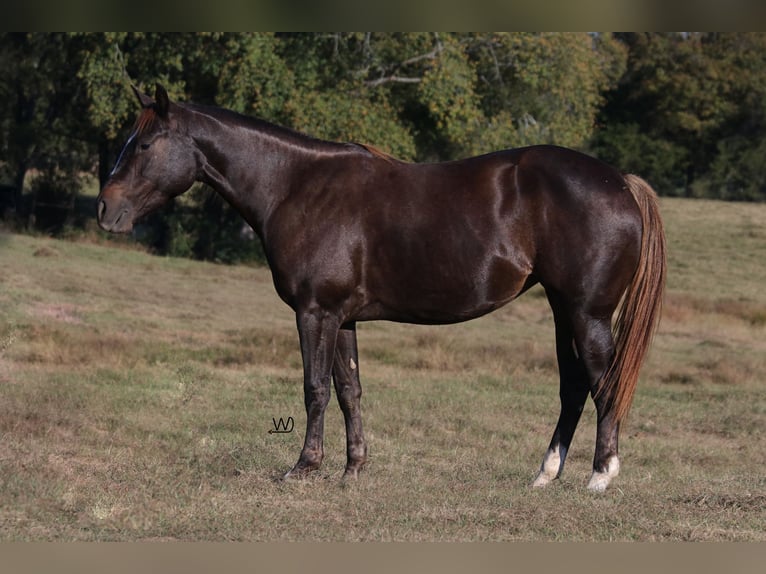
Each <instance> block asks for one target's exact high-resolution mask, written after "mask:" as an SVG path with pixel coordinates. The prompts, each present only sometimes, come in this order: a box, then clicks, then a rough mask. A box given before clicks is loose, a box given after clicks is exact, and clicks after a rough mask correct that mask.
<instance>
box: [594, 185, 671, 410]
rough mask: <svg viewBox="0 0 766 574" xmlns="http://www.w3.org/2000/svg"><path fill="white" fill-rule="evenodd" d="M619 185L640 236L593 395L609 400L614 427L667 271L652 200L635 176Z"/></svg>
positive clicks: (634, 378) (626, 403) (626, 406)
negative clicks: (636, 214)
mask: <svg viewBox="0 0 766 574" xmlns="http://www.w3.org/2000/svg"><path fill="white" fill-rule="evenodd" d="M625 182H626V183H627V184H628V188H629V189H630V192H631V194H633V198H634V199H635V200H636V203H637V204H638V207H639V209H640V210H641V222H642V226H643V234H642V237H641V255H640V258H639V260H638V268H637V269H636V272H635V275H634V276H633V279H632V281H631V283H630V285H629V286H628V288H627V290H626V291H625V295H624V297H623V300H622V305H621V306H620V310H619V312H618V313H617V319H616V320H615V322H614V328H613V335H614V344H615V352H614V357H613V358H612V362H611V364H610V365H609V367H608V368H607V369H606V372H605V374H604V378H603V380H602V384H601V388H600V389H599V394H600V393H602V392H605V393H606V396H607V397H610V398H609V400H610V402H611V405H610V406H611V407H612V409H613V412H614V414H615V417H616V419H617V422H620V421H622V420H624V419H625V417H626V416H627V414H628V411H629V410H630V405H631V404H632V402H633V395H634V393H635V390H636V384H637V383H638V372H639V370H640V368H641V364H642V363H643V361H644V358H645V357H646V353H647V351H648V350H649V345H650V344H651V342H652V338H653V336H654V333H655V331H656V329H657V326H658V324H659V320H660V314H661V311H662V295H663V291H664V289H665V276H666V271H667V265H666V252H665V232H664V230H663V226H662V219H661V218H660V211H659V207H658V204H657V194H656V193H655V192H654V190H653V189H652V188H651V187H650V186H649V184H648V183H646V181H644V180H643V179H641V178H640V177H638V176H637V175H633V174H627V175H625ZM612 409H608V410H612Z"/></svg>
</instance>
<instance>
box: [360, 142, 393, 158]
mask: <svg viewBox="0 0 766 574" xmlns="http://www.w3.org/2000/svg"><path fill="white" fill-rule="evenodd" d="M354 144H356V145H358V146H359V147H361V148H364V149H366V150H367V151H368V152H369V153H371V154H372V155H374V156H375V157H378V158H380V159H382V160H385V161H387V162H394V161H396V158H395V157H394V156H392V155H391V154H389V153H386V152H384V151H383V150H382V149H380V148H377V147H375V146H374V145H370V144H365V143H359V142H354Z"/></svg>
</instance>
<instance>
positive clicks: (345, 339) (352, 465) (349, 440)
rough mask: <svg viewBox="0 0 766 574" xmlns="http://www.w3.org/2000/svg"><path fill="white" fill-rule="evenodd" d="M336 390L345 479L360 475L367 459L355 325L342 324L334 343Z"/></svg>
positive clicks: (334, 380) (333, 370)
mask: <svg viewBox="0 0 766 574" xmlns="http://www.w3.org/2000/svg"><path fill="white" fill-rule="evenodd" d="M332 373H333V382H334V383H335V394H336V395H337V396H338V403H339V404H340V409H341V411H343V418H344V420H345V423H346V457H347V458H346V472H345V474H344V475H343V476H344V478H345V479H349V478H351V479H353V478H357V477H358V476H359V471H360V470H362V467H363V466H364V464H365V462H367V444H366V443H365V441H364V432H363V430H362V411H361V397H362V385H361V383H360V381H359V354H358V351H357V345H356V325H355V324H353V323H351V324H349V325H344V326H343V327H341V329H340V332H339V333H338V342H337V345H336V347H335V363H334V364H333V368H332Z"/></svg>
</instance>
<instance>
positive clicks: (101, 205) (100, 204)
mask: <svg viewBox="0 0 766 574" xmlns="http://www.w3.org/2000/svg"><path fill="white" fill-rule="evenodd" d="M105 211H106V202H105V201H104V200H103V199H102V200H101V201H99V202H98V220H99V221H101V220H102V219H103V218H104V212H105Z"/></svg>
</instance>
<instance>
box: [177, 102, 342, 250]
mask: <svg viewBox="0 0 766 574" xmlns="http://www.w3.org/2000/svg"><path fill="white" fill-rule="evenodd" d="M184 107H185V108H186V110H187V111H190V112H192V114H194V117H193V118H190V120H191V121H189V128H188V129H189V133H190V135H191V136H192V138H193V139H194V141H195V143H196V146H197V149H198V150H199V151H200V152H201V155H202V158H201V162H200V163H201V166H200V174H199V175H198V179H199V180H200V181H202V182H203V183H206V184H208V185H210V186H211V187H213V188H214V189H215V190H216V191H217V192H218V193H219V194H220V195H222V196H223V197H224V199H226V201H228V202H229V203H230V204H231V205H232V206H233V207H234V208H235V209H236V210H237V211H239V213H240V214H241V215H242V216H243V217H244V218H245V220H246V221H247V222H248V223H249V224H250V225H251V226H252V227H253V229H254V230H255V232H256V233H257V234H258V235H259V236H260V237H261V238H262V239H263V230H264V227H265V225H266V222H267V220H268V218H269V216H270V214H271V213H272V212H273V211H274V209H275V208H276V206H278V205H279V203H281V201H282V200H284V198H285V197H286V196H287V194H288V193H289V191H290V190H291V189H292V188H293V185H294V179H295V177H296V175H297V174H299V173H300V172H304V169H305V167H307V166H308V165H310V164H311V163H312V162H313V161H317V160H318V159H319V158H321V157H323V156H326V154H327V153H330V152H332V151H333V150H335V149H336V148H338V147H339V146H338V144H332V143H330V142H323V141H321V140H314V139H312V138H309V137H308V136H303V135H302V134H299V133H297V132H293V131H291V130H288V129H287V128H281V127H279V126H276V125H273V124H270V123H268V122H265V121H261V120H255V119H252V118H247V117H245V116H240V115H239V114H235V113H234V112H227V111H222V110H214V109H205V108H200V107H197V106H184Z"/></svg>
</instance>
